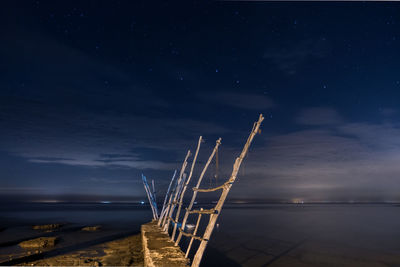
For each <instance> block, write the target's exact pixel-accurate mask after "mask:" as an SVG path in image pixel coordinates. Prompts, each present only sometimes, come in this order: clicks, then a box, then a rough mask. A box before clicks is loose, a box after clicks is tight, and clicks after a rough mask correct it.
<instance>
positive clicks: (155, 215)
mask: <svg viewBox="0 0 400 267" xmlns="http://www.w3.org/2000/svg"><path fill="white" fill-rule="evenodd" d="M142 181H143V186H144V190H145V191H146V194H147V198H148V199H149V203H150V206H151V210H152V212H153V219H154V220H157V219H158V211H157V203H156V202H155V200H154V196H153V195H152V193H151V191H150V188H149V185H148V184H147V179H146V176H144V175H143V173H142Z"/></svg>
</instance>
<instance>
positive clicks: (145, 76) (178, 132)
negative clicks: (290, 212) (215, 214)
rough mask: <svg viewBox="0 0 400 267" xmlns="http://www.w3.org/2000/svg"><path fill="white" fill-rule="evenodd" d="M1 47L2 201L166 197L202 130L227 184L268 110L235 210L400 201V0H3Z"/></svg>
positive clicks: (205, 150)
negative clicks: (154, 191) (148, 193)
mask: <svg viewBox="0 0 400 267" xmlns="http://www.w3.org/2000/svg"><path fill="white" fill-rule="evenodd" d="M0 36H1V42H0V195H1V196H2V197H3V198H7V199H15V200H75V201H81V200H141V199H144V197H145V193H144V189H143V187H142V183H141V177H140V174H141V173H142V172H143V173H144V174H145V175H146V176H147V177H148V179H155V181H156V185H157V188H158V190H159V192H160V194H163V193H164V190H165V188H166V186H167V185H168V183H169V179H170V177H171V176H172V173H173V171H174V169H175V168H179V167H180V165H181V162H182V161H183V159H184V157H185V154H186V152H187V149H192V151H194V149H195V147H196V144H197V139H198V137H199V135H202V136H203V137H204V138H205V139H206V142H205V143H204V144H203V145H202V148H201V150H200V154H201V157H200V159H199V165H198V168H197V169H196V174H198V173H199V172H200V166H202V164H203V163H204V160H205V159H206V158H207V157H208V155H209V153H210V152H211V149H212V147H213V146H214V144H215V140H216V139H217V138H218V137H222V146H221V151H220V155H219V156H220V161H221V166H220V170H219V172H220V173H219V177H220V178H219V179H220V182H221V181H222V180H223V179H227V178H228V174H229V173H230V170H231V167H232V164H233V161H234V158H235V157H236V156H238V153H239V152H240V150H241V147H242V145H243V144H244V142H245V140H246V138H247V135H248V133H249V131H250V130H251V127H252V124H253V122H254V121H256V120H257V118H258V115H259V114H260V113H262V114H264V116H265V120H264V122H263V125H262V133H261V134H260V135H257V136H256V138H255V141H254V143H253V146H252V147H251V149H250V152H249V155H248V157H247V158H246V160H245V162H244V165H243V168H242V169H241V171H240V172H239V178H238V180H237V183H235V185H234V187H233V189H232V191H231V194H230V196H229V199H230V200H234V199H252V200H255V199H257V200H265V201H275V200H291V199H294V198H299V199H304V200H305V201H400V177H399V174H400V119H399V115H400V106H399V104H400V5H399V4H398V3H396V2H392V3H390V2H380V3H377V2H375V3H373V2H348V3H346V2H336V3H334V2H308V3H307V2H209V3H201V1H199V2H191V3H186V4H182V3H180V4H176V5H172V4H167V3H157V2H153V3H151V4H145V3H144V2H143V3H140V2H136V1H2V2H1V3H0ZM213 172H215V166H214V164H213V165H212V166H211V168H210V172H209V173H208V174H207V177H206V178H205V183H204V187H209V186H210V183H211V184H212V183H215V181H211V182H209V177H212V175H213ZM196 178H197V176H195V177H194V179H196ZM217 183H218V181H217ZM229 199H228V200H229Z"/></svg>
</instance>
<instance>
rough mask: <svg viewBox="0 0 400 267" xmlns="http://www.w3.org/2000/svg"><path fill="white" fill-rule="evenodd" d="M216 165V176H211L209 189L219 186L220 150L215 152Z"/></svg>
mask: <svg viewBox="0 0 400 267" xmlns="http://www.w3.org/2000/svg"><path fill="white" fill-rule="evenodd" d="M214 164H215V173H214V176H210V184H209V186H208V188H213V187H215V186H217V185H218V175H219V159H218V148H217V149H216V151H215V159H214ZM213 178H214V181H213Z"/></svg>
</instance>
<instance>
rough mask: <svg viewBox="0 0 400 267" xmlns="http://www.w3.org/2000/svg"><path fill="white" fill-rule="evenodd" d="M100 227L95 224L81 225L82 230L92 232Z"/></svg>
mask: <svg viewBox="0 0 400 267" xmlns="http://www.w3.org/2000/svg"><path fill="white" fill-rule="evenodd" d="M100 229H101V225H95V226H86V227H83V228H82V229H81V230H82V231H87V232H94V231H98V230H100Z"/></svg>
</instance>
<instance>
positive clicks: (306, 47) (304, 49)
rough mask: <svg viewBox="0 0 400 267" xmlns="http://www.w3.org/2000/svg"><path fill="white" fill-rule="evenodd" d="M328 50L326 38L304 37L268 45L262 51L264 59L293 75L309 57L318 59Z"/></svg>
mask: <svg viewBox="0 0 400 267" xmlns="http://www.w3.org/2000/svg"><path fill="white" fill-rule="evenodd" d="M329 51H330V45H329V43H328V42H327V41H326V40H323V39H319V40H314V39H306V40H302V41H299V42H297V43H292V42H290V43H287V44H282V45H281V46H279V47H270V48H268V49H267V51H265V52H264V59H265V60H268V61H270V62H272V63H273V64H274V65H276V66H277V67H278V69H279V70H281V71H283V72H285V73H286V74H289V75H293V74H296V73H297V71H298V70H299V69H300V68H301V67H302V66H303V65H304V64H305V63H307V61H309V60H310V59H315V58H317V59H320V58H323V57H325V56H326V54H327V53H328V52H329Z"/></svg>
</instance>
